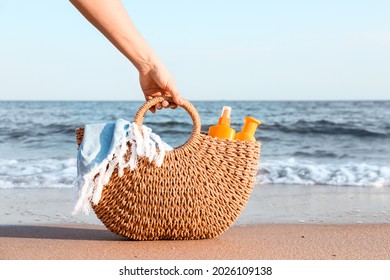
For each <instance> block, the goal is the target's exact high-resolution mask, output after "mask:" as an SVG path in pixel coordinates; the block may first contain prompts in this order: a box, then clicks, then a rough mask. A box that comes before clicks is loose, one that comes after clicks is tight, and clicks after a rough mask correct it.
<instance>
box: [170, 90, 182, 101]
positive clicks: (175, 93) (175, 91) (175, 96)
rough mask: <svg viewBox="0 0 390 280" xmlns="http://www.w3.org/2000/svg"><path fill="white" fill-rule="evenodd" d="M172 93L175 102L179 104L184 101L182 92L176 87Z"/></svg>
mask: <svg viewBox="0 0 390 280" xmlns="http://www.w3.org/2000/svg"><path fill="white" fill-rule="evenodd" d="M171 95H172V99H173V102H175V103H176V104H177V105H182V104H183V102H184V101H183V98H181V96H180V93H179V91H178V90H177V89H176V88H174V89H172V91H171Z"/></svg>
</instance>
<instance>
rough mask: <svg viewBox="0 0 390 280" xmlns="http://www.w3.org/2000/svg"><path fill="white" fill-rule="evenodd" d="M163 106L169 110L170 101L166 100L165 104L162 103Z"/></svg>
mask: <svg viewBox="0 0 390 280" xmlns="http://www.w3.org/2000/svg"><path fill="white" fill-rule="evenodd" d="M161 104H162V106H163V107H164V108H169V102H168V101H166V100H164V101H163V102H161Z"/></svg>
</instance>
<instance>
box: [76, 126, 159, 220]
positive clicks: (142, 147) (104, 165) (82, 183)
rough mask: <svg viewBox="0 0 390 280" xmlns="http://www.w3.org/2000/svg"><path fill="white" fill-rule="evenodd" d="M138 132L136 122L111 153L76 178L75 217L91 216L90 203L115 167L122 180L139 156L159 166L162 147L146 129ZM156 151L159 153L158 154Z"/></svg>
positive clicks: (157, 137) (93, 201)
mask: <svg viewBox="0 0 390 280" xmlns="http://www.w3.org/2000/svg"><path fill="white" fill-rule="evenodd" d="M141 131H142V133H141V132H140V129H139V127H138V125H137V124H136V123H132V124H131V125H129V126H128V128H127V129H124V130H123V131H122V135H121V136H120V139H119V141H118V143H115V144H116V145H115V148H114V151H113V152H112V153H111V154H109V155H108V156H107V157H106V159H104V160H103V161H102V162H101V163H100V164H98V165H97V166H95V167H93V168H92V169H91V171H90V172H89V173H87V174H85V175H83V176H78V177H77V181H76V185H77V187H78V189H79V192H78V200H77V202H76V205H75V207H74V210H73V212H72V215H76V214H77V213H79V212H81V211H82V212H83V213H84V214H86V215H89V213H90V200H91V201H92V203H93V204H94V205H97V204H98V203H99V201H100V198H101V195H102V192H103V188H104V186H105V185H106V184H107V183H108V182H109V181H110V178H111V175H112V173H113V172H114V170H115V168H116V167H118V176H119V177H122V176H123V174H124V169H125V168H130V170H134V169H135V168H136V167H137V164H138V158H139V157H146V158H148V160H149V162H150V163H152V162H153V161H154V164H155V165H156V166H158V167H161V166H162V164H163V161H164V157H165V148H166V147H165V146H164V145H163V142H162V140H161V138H160V136H158V135H157V134H155V133H153V132H152V130H151V129H150V128H149V127H147V126H144V125H143V126H142V127H141ZM128 142H130V144H131V150H130V158H129V160H128V161H126V160H125V157H124V156H125V155H126V153H127V151H128V145H127V143H128ZM157 150H159V152H157Z"/></svg>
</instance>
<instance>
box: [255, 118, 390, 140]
mask: <svg viewBox="0 0 390 280" xmlns="http://www.w3.org/2000/svg"><path fill="white" fill-rule="evenodd" d="M262 129H264V130H277V131H280V132H284V133H297V134H325V135H351V136H357V137H381V138H382V137H389V133H387V132H385V131H383V130H382V129H381V131H373V130H370V129H368V128H361V127H358V126H356V125H354V124H351V123H336V122H332V121H328V120H317V121H306V120H299V121H297V122H295V123H292V124H288V125H286V124H280V123H278V122H275V123H274V124H263V125H262Z"/></svg>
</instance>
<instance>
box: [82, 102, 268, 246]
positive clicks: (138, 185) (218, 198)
mask: <svg viewBox="0 0 390 280" xmlns="http://www.w3.org/2000/svg"><path fill="white" fill-rule="evenodd" d="M164 99H165V100H168V101H172V100H171V98H170V97H168V96H164V97H157V98H154V99H152V100H150V101H148V102H146V103H145V104H144V105H143V106H142V107H141V108H140V109H139V110H138V112H137V113H136V115H135V118H134V122H135V123H137V124H138V125H139V126H141V125H142V123H143V119H144V117H145V114H146V112H147V111H148V110H149V109H150V108H151V107H152V106H154V105H156V104H157V103H159V102H162V101H163V100H164ZM182 107H183V108H184V109H185V110H186V111H187V112H188V113H189V115H190V116H191V118H192V121H193V125H194V128H193V131H192V134H191V136H190V138H189V139H188V140H187V142H186V143H185V144H183V145H182V146H180V147H177V148H175V149H174V150H172V151H169V152H167V153H166V155H165V158H164V163H163V165H162V166H161V167H156V166H155V165H154V164H150V163H149V162H148V160H147V159H146V158H141V159H139V161H138V166H137V167H136V168H135V169H134V170H133V171H131V170H130V169H125V170H124V175H123V176H122V177H120V178H119V177H118V172H117V171H114V173H113V174H112V176H111V179H110V182H109V183H108V184H107V185H105V186H104V188H103V192H102V196H101V199H100V201H99V203H98V204H97V205H94V204H93V203H92V202H91V205H92V208H93V210H94V211H95V213H96V215H97V217H98V218H99V219H100V220H101V221H102V222H103V224H104V225H105V226H106V227H107V229H109V230H110V231H112V232H114V233H116V234H118V235H121V236H125V237H128V238H130V239H134V240H158V239H202V238H213V237H215V236H217V235H219V234H221V233H223V232H224V231H226V230H227V229H228V228H229V227H230V226H231V225H232V223H233V222H234V221H235V220H236V218H237V217H238V215H239V214H240V213H241V211H242V210H243V208H244V207H245V205H246V203H247V201H248V199H249V196H250V194H251V192H252V188H253V186H254V183H255V177H256V173H257V169H258V162H259V157H260V147H261V144H260V143H259V142H247V141H238V140H234V141H230V140H226V139H219V138H212V137H210V136H208V135H206V134H205V133H201V131H200V130H201V124H200V118H199V114H198V112H197V110H196V109H195V107H194V106H193V105H192V104H191V103H190V102H189V101H186V100H185V101H184V104H183V105H182ZM76 134H77V143H78V145H80V144H81V141H82V138H83V134H84V129H83V128H79V129H77V130H76Z"/></svg>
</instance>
